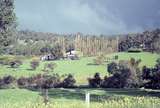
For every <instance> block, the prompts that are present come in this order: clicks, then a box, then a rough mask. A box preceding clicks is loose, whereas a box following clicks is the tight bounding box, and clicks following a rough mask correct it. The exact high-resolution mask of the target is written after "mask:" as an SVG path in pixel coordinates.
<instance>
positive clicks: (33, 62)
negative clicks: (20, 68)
mask: <svg viewBox="0 0 160 108" xmlns="http://www.w3.org/2000/svg"><path fill="white" fill-rule="evenodd" d="M30 66H31V68H32V69H33V70H36V68H37V67H38V66H39V61H37V60H32V61H31V62H30Z"/></svg>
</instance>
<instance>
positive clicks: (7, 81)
mask: <svg viewBox="0 0 160 108" xmlns="http://www.w3.org/2000/svg"><path fill="white" fill-rule="evenodd" d="M15 82H16V78H15V77H13V76H10V75H9V76H4V77H3V78H0V88H10V87H11V85H12V84H14V83H15Z"/></svg>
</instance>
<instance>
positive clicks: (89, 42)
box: [7, 31, 118, 56]
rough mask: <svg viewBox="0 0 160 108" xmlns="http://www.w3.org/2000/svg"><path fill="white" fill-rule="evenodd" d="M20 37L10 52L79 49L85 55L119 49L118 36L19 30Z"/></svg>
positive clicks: (39, 53)
mask: <svg viewBox="0 0 160 108" xmlns="http://www.w3.org/2000/svg"><path fill="white" fill-rule="evenodd" d="M17 36H18V39H17V41H16V43H14V44H13V46H12V47H10V48H8V52H7V53H10V54H18V55H42V54H48V53H52V54H54V53H57V51H58V53H61V55H63V54H64V53H66V52H68V51H70V50H77V51H79V52H81V53H82V54H83V55H84V56H93V55H98V54H99V53H104V54H107V53H112V52H116V51H118V38H115V37H114V38H113V37H112V38H109V37H106V36H93V35H83V34H81V33H77V34H62V35H60V34H54V33H42V32H33V31H19V32H18V33H17Z"/></svg>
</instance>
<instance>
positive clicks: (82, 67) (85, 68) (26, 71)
mask: <svg viewBox="0 0 160 108" xmlns="http://www.w3.org/2000/svg"><path fill="white" fill-rule="evenodd" d="M115 55H118V58H119V59H118V60H128V59H130V58H131V57H133V58H135V59H141V60H142V62H141V64H140V66H141V67H142V66H144V65H146V66H149V67H152V66H154V65H155V62H156V60H157V58H159V57H160V55H158V54H152V53H148V52H142V53H127V52H122V53H113V54H108V55H106V58H107V59H106V62H105V63H104V64H103V65H94V63H93V59H94V58H95V57H82V58H80V60H59V61H58V60H57V61H45V62H43V61H40V66H39V67H38V68H37V69H36V70H34V71H33V70H30V61H31V57H20V59H21V60H23V65H21V66H20V67H19V68H10V67H9V66H3V65H0V76H1V77H2V76H4V75H12V76H15V77H21V76H32V75H36V74H38V73H41V72H42V69H43V67H44V64H45V63H49V62H54V63H56V64H57V66H56V68H55V70H54V71H53V72H51V73H58V74H60V75H63V74H68V73H71V74H73V75H74V77H75V78H76V80H77V84H86V83H87V78H88V77H92V76H93V75H94V73H96V72H99V73H101V75H102V76H104V75H107V64H108V63H109V62H111V61H113V60H112V58H113V57H114V56H115ZM108 59H109V60H108Z"/></svg>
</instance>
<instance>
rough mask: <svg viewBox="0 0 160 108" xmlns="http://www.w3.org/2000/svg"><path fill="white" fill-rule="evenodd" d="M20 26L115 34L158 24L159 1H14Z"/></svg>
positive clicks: (47, 29)
mask: <svg viewBox="0 0 160 108" xmlns="http://www.w3.org/2000/svg"><path fill="white" fill-rule="evenodd" d="M15 3H16V14H17V17H18V21H19V28H20V29H30V30H35V31H44V32H57V33H76V32H82V33H92V34H94V33H95V34H101V33H102V34H117V33H127V32H139V31H142V30H144V29H151V28H156V27H160V21H159V19H160V6H159V4H160V0H16V2H15Z"/></svg>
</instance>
